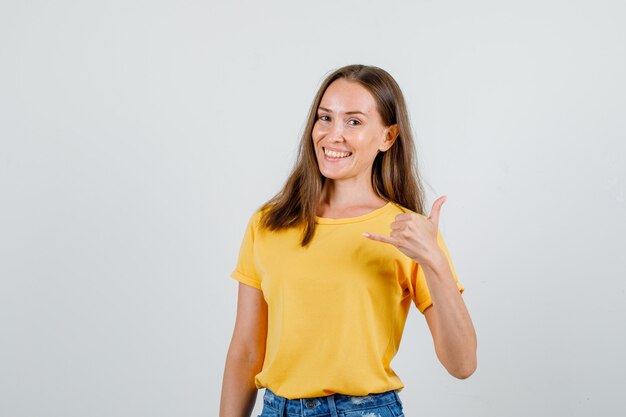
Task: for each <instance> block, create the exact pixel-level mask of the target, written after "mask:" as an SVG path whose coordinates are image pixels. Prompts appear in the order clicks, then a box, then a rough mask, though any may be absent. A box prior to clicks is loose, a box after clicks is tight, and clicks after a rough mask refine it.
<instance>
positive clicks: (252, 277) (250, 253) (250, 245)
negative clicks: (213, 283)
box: [230, 211, 261, 290]
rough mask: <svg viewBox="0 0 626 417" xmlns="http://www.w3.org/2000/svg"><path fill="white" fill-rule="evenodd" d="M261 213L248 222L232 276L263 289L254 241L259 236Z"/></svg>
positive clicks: (251, 217)
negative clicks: (258, 227)
mask: <svg viewBox="0 0 626 417" xmlns="http://www.w3.org/2000/svg"><path fill="white" fill-rule="evenodd" d="M259 214H260V212H259V211H256V212H255V213H254V214H253V215H252V216H250V219H249V220H248V225H247V226H246V230H245V233H244V235H243V239H242V241H241V246H240V248H239V257H238V259H237V264H236V266H235V269H234V270H233V272H231V274H230V276H231V277H232V278H234V279H236V280H237V281H239V282H242V283H244V284H247V285H250V286H252V287H254V288H257V289H259V290H260V289H261V277H260V276H259V274H258V272H257V268H256V266H255V258H254V239H255V236H256V234H257V226H258V219H259Z"/></svg>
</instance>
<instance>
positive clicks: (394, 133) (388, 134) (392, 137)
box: [378, 123, 400, 152]
mask: <svg viewBox="0 0 626 417" xmlns="http://www.w3.org/2000/svg"><path fill="white" fill-rule="evenodd" d="M399 133H400V131H399V130H398V124H397V123H394V124H392V125H391V126H388V127H387V128H385V140H384V142H383V144H382V145H381V146H380V148H378V149H379V150H380V151H381V152H385V151H387V150H389V148H391V146H392V145H393V144H394V143H395V141H396V139H397V138H398V134H399Z"/></svg>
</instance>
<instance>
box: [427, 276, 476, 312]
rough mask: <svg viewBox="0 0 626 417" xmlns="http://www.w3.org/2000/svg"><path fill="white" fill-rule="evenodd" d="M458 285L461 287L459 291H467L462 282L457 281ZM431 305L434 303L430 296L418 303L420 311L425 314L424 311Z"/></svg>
mask: <svg viewBox="0 0 626 417" xmlns="http://www.w3.org/2000/svg"><path fill="white" fill-rule="evenodd" d="M456 286H457V288H458V289H459V292H460V293H461V294H463V291H465V288H463V285H461V283H460V282H458V281H457V282H456ZM431 305H433V300H432V299H431V298H430V297H428V299H427V300H424V301H423V302H421V303H419V304H418V305H417V309H418V310H419V311H420V313H422V314H423V313H424V311H426V309H427V308H428V307H430V306H431Z"/></svg>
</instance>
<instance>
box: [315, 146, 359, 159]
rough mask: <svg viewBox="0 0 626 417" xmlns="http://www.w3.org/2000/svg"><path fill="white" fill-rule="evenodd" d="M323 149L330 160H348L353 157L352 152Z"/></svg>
mask: <svg viewBox="0 0 626 417" xmlns="http://www.w3.org/2000/svg"><path fill="white" fill-rule="evenodd" d="M322 149H323V150H324V155H325V156H326V157H327V158H330V159H342V158H347V157H349V156H350V155H352V152H337V151H331V150H328V149H326V148H322Z"/></svg>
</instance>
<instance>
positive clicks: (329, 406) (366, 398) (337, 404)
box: [263, 388, 402, 416]
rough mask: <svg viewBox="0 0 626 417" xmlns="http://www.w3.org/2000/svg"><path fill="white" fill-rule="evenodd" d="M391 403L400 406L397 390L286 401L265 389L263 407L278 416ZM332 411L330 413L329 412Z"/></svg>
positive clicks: (309, 413) (325, 412)
mask: <svg viewBox="0 0 626 417" xmlns="http://www.w3.org/2000/svg"><path fill="white" fill-rule="evenodd" d="M393 403H398V404H399V405H401V404H402V401H401V400H400V396H399V395H398V392H397V390H390V391H385V392H380V393H374V394H368V395H362V396H360V395H346V394H332V395H327V396H323V397H311V398H296V399H291V400H289V399H287V398H285V397H281V396H280V395H277V394H275V393H274V392H273V391H272V390H270V389H269V388H265V394H264V395H263V407H269V408H271V409H274V410H276V411H278V412H279V415H289V414H297V415H307V416H315V415H319V414H336V413H337V412H347V411H357V410H364V409H368V408H373V407H381V406H385V405H389V404H393ZM333 408H334V411H333V412H332V413H331V410H333Z"/></svg>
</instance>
